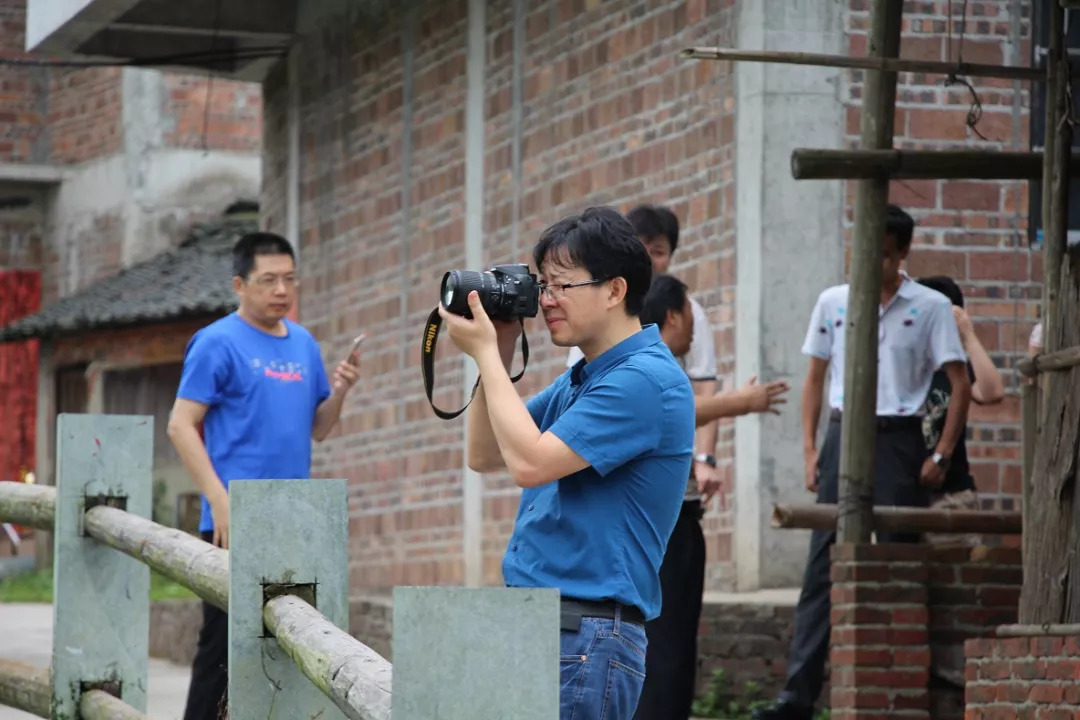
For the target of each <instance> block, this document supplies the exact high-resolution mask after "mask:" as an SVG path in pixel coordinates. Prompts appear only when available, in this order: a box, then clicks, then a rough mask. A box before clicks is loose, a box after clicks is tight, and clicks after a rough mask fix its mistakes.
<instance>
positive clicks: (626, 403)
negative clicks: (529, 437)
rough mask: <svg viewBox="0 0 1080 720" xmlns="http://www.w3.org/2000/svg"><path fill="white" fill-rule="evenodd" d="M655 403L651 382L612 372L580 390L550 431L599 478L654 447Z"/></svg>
mask: <svg viewBox="0 0 1080 720" xmlns="http://www.w3.org/2000/svg"><path fill="white" fill-rule="evenodd" d="M661 404H662V397H661V390H660V386H659V383H657V382H656V380H654V379H653V378H652V377H650V376H649V375H648V374H647V373H645V372H643V371H642V370H641V369H639V368H634V367H623V368H616V369H615V370H612V371H611V372H609V373H608V374H607V375H605V376H604V377H603V378H602V379H600V380H598V381H597V383H596V384H595V385H593V386H592V387H590V388H589V389H587V390H586V391H584V392H583V393H582V394H581V395H580V396H579V397H578V398H577V400H576V401H575V402H574V404H573V405H571V406H570V408H569V409H568V410H566V412H564V413H563V414H562V415H560V416H559V419H558V420H556V421H555V423H554V424H553V425H552V426H551V428H550V432H551V433H553V434H554V435H555V436H556V437H558V438H559V439H560V440H562V441H563V442H564V443H566V444H567V446H569V447H570V449H571V450H573V451H574V452H576V453H577V454H578V455H580V456H581V457H582V458H584V459H585V461H586V462H588V463H589V464H590V465H591V466H592V467H593V469H594V470H596V472H598V473H600V476H601V477H603V476H606V475H607V474H608V473H610V472H611V471H612V470H614V469H616V468H618V467H620V466H621V465H625V464H626V463H627V462H629V461H630V460H633V459H634V458H636V457H639V456H641V455H643V454H644V453H647V452H649V451H650V450H654V449H656V448H657V447H658V446H659V444H660V435H661V425H662V423H660V422H659V421H658V418H657V412H658V411H659V409H660V407H661Z"/></svg>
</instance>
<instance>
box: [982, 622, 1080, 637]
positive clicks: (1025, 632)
mask: <svg viewBox="0 0 1080 720" xmlns="http://www.w3.org/2000/svg"><path fill="white" fill-rule="evenodd" d="M1047 635H1059V636H1062V637H1080V624H1075V623H1072V624H1067V625H1063V624H1046V625H998V628H997V636H998V637H1045V636H1047Z"/></svg>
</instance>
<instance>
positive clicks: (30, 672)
mask: <svg viewBox="0 0 1080 720" xmlns="http://www.w3.org/2000/svg"><path fill="white" fill-rule="evenodd" d="M49 680H50V677H49V669H48V668H38V667H34V666H32V665H26V664H24V663H20V662H14V661H12V660H2V659H0V706H7V707H12V708H15V709H16V710H22V711H23V712H28V713H30V714H31V715H37V716H38V717H43V718H47V717H49V706H50V704H51V703H52V689H51V688H50V687H49Z"/></svg>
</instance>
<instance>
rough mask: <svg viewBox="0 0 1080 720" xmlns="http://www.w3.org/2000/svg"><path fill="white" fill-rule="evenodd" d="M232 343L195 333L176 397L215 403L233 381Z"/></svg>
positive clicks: (204, 403)
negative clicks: (230, 349)
mask: <svg viewBox="0 0 1080 720" xmlns="http://www.w3.org/2000/svg"><path fill="white" fill-rule="evenodd" d="M228 360H229V358H228V346H227V344H226V343H224V342H221V341H220V340H218V339H216V338H208V337H207V336H206V335H205V334H203V333H195V335H194V337H192V338H191V340H190V341H189V342H188V345H187V349H186V350H185V351H184V366H183V370H181V372H180V386H179V387H178V388H177V390H176V397H178V398H182V399H184V400H191V401H193V402H197V403H202V404H203V405H208V406H214V405H217V404H218V402H220V400H221V394H222V393H223V392H224V391H225V386H226V383H228V381H229V362H228Z"/></svg>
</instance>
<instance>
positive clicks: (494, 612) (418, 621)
mask: <svg viewBox="0 0 1080 720" xmlns="http://www.w3.org/2000/svg"><path fill="white" fill-rule="evenodd" d="M392 702H393V713H392V716H393V720H430V719H431V718H443V720H496V719H497V718H514V720H558V718H559V591H558V590H556V589H548V588H545V589H534V588H494V587H493V588H457V587H397V588H394V694H393V698H392Z"/></svg>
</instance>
